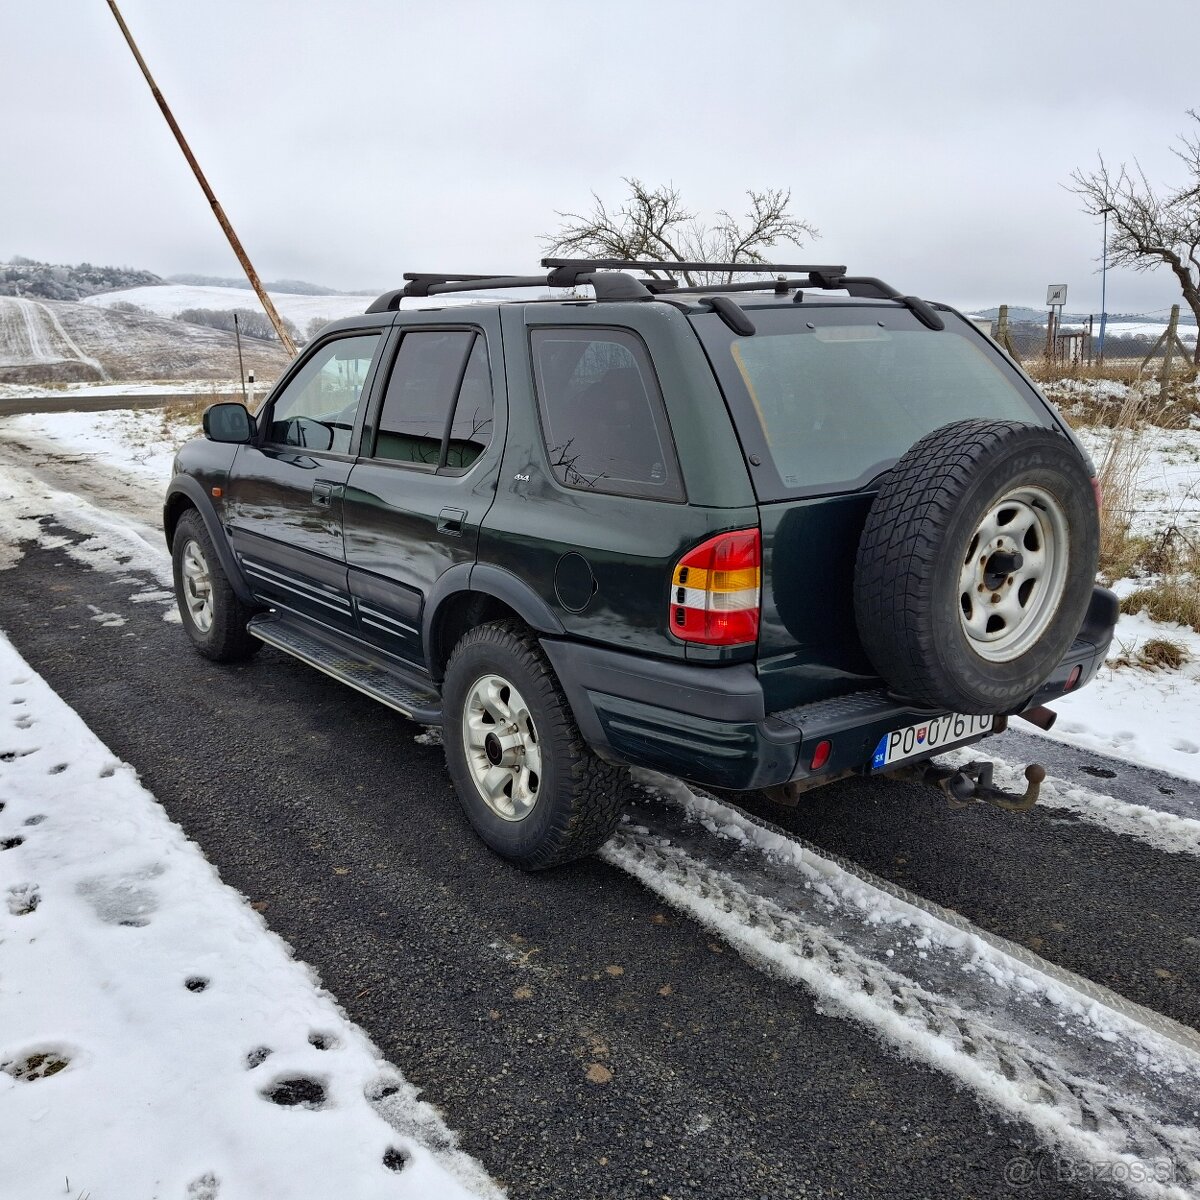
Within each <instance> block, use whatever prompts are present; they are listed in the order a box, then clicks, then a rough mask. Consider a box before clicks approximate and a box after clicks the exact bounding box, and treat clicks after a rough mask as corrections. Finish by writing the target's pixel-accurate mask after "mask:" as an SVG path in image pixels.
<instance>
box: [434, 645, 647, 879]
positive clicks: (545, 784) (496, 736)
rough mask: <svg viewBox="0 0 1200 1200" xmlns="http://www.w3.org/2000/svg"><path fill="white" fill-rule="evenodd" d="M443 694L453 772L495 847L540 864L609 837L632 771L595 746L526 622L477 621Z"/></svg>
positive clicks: (474, 820) (480, 829)
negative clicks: (586, 738) (604, 758)
mask: <svg viewBox="0 0 1200 1200" xmlns="http://www.w3.org/2000/svg"><path fill="white" fill-rule="evenodd" d="M442 698H443V706H444V707H443V711H444V713H445V729H444V735H443V740H444V742H445V746H446V765H447V768H448V769H449V772H450V778H451V779H452V780H453V782H454V788H455V791H456V792H457V793H458V799H459V803H460V804H461V805H462V808H463V812H464V813H465V814H466V817H467V820H468V821H470V822H471V825H472V827H473V828H474V830H475V832H476V833H477V834H478V835H479V836H480V838H482V839H483V841H484V842H485V843H486V844H487V845H488V846H489V847H490V848H491V849H492V850H494V851H495V852H496V853H497V854H499V855H501V856H502V857H503V858H507V859H509V860H510V861H511V862H513V863H515V864H516V865H517V866H519V867H522V868H523V869H525V870H527V871H536V870H542V869H544V868H545V867H553V866H558V865H559V864H561V863H566V862H571V861H573V860H574V859H577V858H583V857H584V856H585V855H587V854H590V853H591V852H592V851H593V850H595V849H597V848H598V847H599V846H601V845H603V844H604V842H606V841H607V840H608V838H609V837H610V836H611V835H612V832H613V830H614V829H615V828H616V826H617V822H618V821H619V820H620V817H621V812H622V810H623V808H624V806H625V800H626V796H627V792H628V786H629V785H628V775H627V772H626V771H625V770H624V769H622V768H620V767H616V766H613V765H611V764H609V763H606V762H603V761H601V760H600V759H599V758H597V757H596V756H595V755H594V754H593V753H592V752H591V750H589V749H588V747H587V745H586V744H585V743H584V741H583V739H582V737H581V736H580V733H579V729H578V727H577V726H576V724H575V719H574V717H573V716H572V714H571V709H570V706H569V705H568V704H567V700H566V697H565V696H564V695H563V693H562V689H561V688H560V687H559V685H558V681H557V680H556V679H555V677H554V673H553V671H552V670H551V668H550V664H549V663H548V662H547V661H546V658H545V656H544V655H543V654H542V651H541V648H540V647H539V646H538V644H537V641H536V639H535V638H533V637H532V636H531V635H530V634H529V632H528V631H527V630H525V629H524V628H523V627H522V626H520V625H518V624H516V623H515V622H507V621H504V622H496V623H494V624H490V625H481V626H479V627H478V628H476V629H472V630H471V631H470V632H469V633H468V634H466V636H465V637H464V638H463V639H462V640H461V641H460V642H459V643H458V645H457V646H456V647H455V649H454V654H453V655H452V656H451V659H450V665H449V666H448V667H447V669H446V679H445V684H444V687H443V690H442Z"/></svg>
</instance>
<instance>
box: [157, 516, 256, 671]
mask: <svg viewBox="0 0 1200 1200" xmlns="http://www.w3.org/2000/svg"><path fill="white" fill-rule="evenodd" d="M171 565H172V569H173V573H174V576H175V602H176V603H177V604H178V605H179V616H180V619H181V620H182V621H183V628H184V630H185V631H186V633H187V635H188V637H189V638H190V639H191V641H192V645H193V646H195V647H196V649H197V650H199V651H200V653H201V654H203V655H204V657H205V658H211V659H212V660H213V662H226V663H227V662H245V661H246V659H248V658H253V657H254V655H255V654H257V653H258V652H259V650H261V649H262V642H260V641H259V640H258V638H256V637H255V636H254V635H253V634H251V633H248V632H247V631H246V623H247V622H248V621H249V620H250V618H251V617H252V616H254V614H255V612H256V611H257V610H256V609H254V608H251V607H250V606H249V605H248V604H243V603H242V601H241V600H239V599H238V595H237V593H236V592H235V591H234V590H233V588H232V587H231V586H230V583H229V579H228V577H227V576H226V574H225V572H224V571H223V570H222V569H221V560H220V558H219V557H218V556H217V548H216V547H215V546H214V545H213V541H212V538H211V537H209V534H208V527H207V526H206V525H205V524H204V518H203V517H201V515H200V514H199V513H198V512H197V511H196V510H195V509H194V508H191V509H188V511H187V512H185V513H184V514H183V516H182V517H180V518H179V524H178V525H176V526H175V534H174V536H173V537H172V539H171Z"/></svg>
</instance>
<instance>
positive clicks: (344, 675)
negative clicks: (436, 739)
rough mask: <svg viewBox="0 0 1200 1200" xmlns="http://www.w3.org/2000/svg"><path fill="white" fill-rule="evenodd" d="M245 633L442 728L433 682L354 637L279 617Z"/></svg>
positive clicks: (265, 617) (265, 618)
mask: <svg viewBox="0 0 1200 1200" xmlns="http://www.w3.org/2000/svg"><path fill="white" fill-rule="evenodd" d="M246 628H247V630H248V631H249V632H250V633H252V634H253V635H254V636H255V637H256V638H258V639H259V640H260V641H263V642H266V643H267V645H268V646H274V647H275V648H276V649H277V650H283V651H284V652H285V653H287V654H291V655H293V656H294V657H296V658H298V659H300V661H301V662H305V663H307V664H308V665H309V666H310V667H316V668H317V670H318V671H324V673H325V674H326V675H330V676H332V677H333V678H334V679H337V680H339V681H340V682H341V683H345V684H348V685H349V686H350V687H352V688H354V689H355V691H359V692H362V693H363V695H364V696H370V697H371V699H372V700H378V701H379V703H380V704H386V705H387V706H388V708H392V709H395V710H396V712H398V713H400V714H401V715H402V716H405V717H408V718H410V719H411V720H413V721H416V722H417V723H418V724H421V725H440V724H441V723H442V702H441V699H440V698H439V696H438V695H437V693H436V692H435V691H434V690H433V688H432V687H431V686H430V685H429V683H428V681H425V682H422V681H421V680H420V679H419V678H416V677H415V676H413V675H411V674H409V673H408V672H407V671H406V670H405V669H404V667H403V666H401V665H400V664H399V663H397V662H396V661H395V660H393V659H391V658H389V656H388V655H386V654H383V653H382V652H381V651H376V650H373V649H372V648H371V647H370V646H367V645H365V644H363V643H362V642H359V641H356V640H355V639H353V638H348V637H347V638H343V637H339V636H338V635H337V634H336V633H332V632H330V633H327V632H325V631H323V630H316V629H313V628H312V627H311V626H309V625H301V624H300V622H298V621H296V620H295V619H294V618H290V617H287V616H283V615H280V614H279V613H263V614H261V615H260V616H257V617H254V618H252V619H251V621H250V622H249V624H248V625H247V626H246Z"/></svg>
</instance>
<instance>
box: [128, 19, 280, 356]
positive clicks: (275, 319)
mask: <svg viewBox="0 0 1200 1200" xmlns="http://www.w3.org/2000/svg"><path fill="white" fill-rule="evenodd" d="M108 7H109V8H111V9H112V15H113V16H114V17H116V19H117V25H118V26H119V27H120V29H121V33H122V34H123V35H124V37H125V41H126V42H128V43H129V49H130V50H132V51H133V57H134V58H135V59H136V60H137V65H138V66H139V67H140V68H141V70H142V74H143V75H144V76H145V77H146V82H147V83H148V84H149V85H150V91H151V93H152V94H153V96H154V99H155V102H156V103H157V104H158V107H159V108H160V109H161V110H162V115H163V116H164V117H165V118H166V121H167V124H168V125H169V126H170V127H171V132H172V133H173V134H174V135H175V140H176V141H177V142H178V143H179V148H180V150H182V151H183V157H184V158H186V159H187V161H188V166H189V167H191V168H192V173H193V174H194V175H195V176H196V182H197V183H198V184H199V185H200V189H201V191H203V192H204V195H205V198H206V199H207V200H208V203H209V204H210V205H211V206H212V210H213V215H214V216H215V217H216V218H217V223H218V224H219V225H220V226H221V228H222V230H224V232H225V236H226V237H227V238H228V239H229V244H230V246H232V247H233V252H234V254H236V255H237V260H238V262H240V263H241V264H242V270H243V271H245V272H246V278H247V279H248V280H249V281H250V286H251V287H252V288H253V289H254V291H255V292H256V293H257V295H258V299H259V301H260V302H261V304H262V306H263V309H264V310H265V312H266V314H267V316H268V317H269V318H270V320H271V324H272V325H274V326H275V333H276V334H277V335H278V337H279V340H280V342H282V343H283V348H284V349H285V350H286V351H287V352H288V353H289V354H290V355H291V356H292V357H293V358H294V357H295V356H296V343H295V342H293V341H292V339H291V337H290V336H289V334H288V331H287V328H286V326H285V325H284V323H283V320H282V318H281V317H280V316H279V313H278V312H277V311H276V309H275V305H274V304H273V303H272V301H271V297H270V296H268V295H267V292H266V289H265V288H264V287H263V285H262V281H261V280H260V279H259V278H258V272H257V271H255V269H254V267H253V265H252V264H251V262H250V258H249V256H248V255H247V254H246V251H245V250H244V249H243V248H242V243H241V242H240V241H239V240H238V235H237V234H236V233H234V232H233V226H232V225H231V224H230V223H229V218H228V217H227V216H226V215H225V210H224V209H223V208H222V207H221V204H220V201H219V200H218V199H217V197H216V193H214V192H213V190H212V188H211V187H209V184H208V180H207V179H205V177H204V172H203V171H202V170H200V164H199V163H198V162H197V161H196V156H195V155H194V154H193V153H192V150H191V147H190V146H189V145H188V144H187V140H186V139H185V138H184V136H183V130H182V129H180V128H179V124H178V122H177V121H176V120H175V117H174V116H173V115H172V113H171V110H170V108H168V107H167V102H166V100H164V99H163V94H162V92H160V91H159V90H158V84H156V83H155V82H154V76H153V75H151V74H150V68H149V67H148V66H146V60H145V59H144V58H143V57H142V54H141V51H140V50H139V49H138V48H137V43H136V42H135V41H134V40H133V34H131V33H130V32H129V26H128V25H126V24H125V20H124V18H123V17H122V16H121V13H120V10H119V9H118V8H117V4H116V0H108Z"/></svg>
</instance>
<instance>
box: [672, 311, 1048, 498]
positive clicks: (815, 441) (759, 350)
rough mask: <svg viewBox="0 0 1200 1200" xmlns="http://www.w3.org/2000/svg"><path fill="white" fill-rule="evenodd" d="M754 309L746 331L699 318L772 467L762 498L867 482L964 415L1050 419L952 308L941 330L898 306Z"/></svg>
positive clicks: (736, 409) (751, 442)
mask: <svg viewBox="0 0 1200 1200" xmlns="http://www.w3.org/2000/svg"><path fill="white" fill-rule="evenodd" d="M752 319H753V321H754V323H755V325H756V326H757V328H758V332H756V333H755V334H754V335H753V336H751V337H733V336H732V334H730V335H729V336H728V337H723V336H722V335H721V333H720V330H719V329H717V328H716V327H714V326H713V325H712V324H711V323H709V318H704V317H701V318H697V321H696V323H697V328H698V330H699V331H700V333H701V337H702V340H703V341H704V343H705V346H706V348H707V350H708V353H709V356H710V358H712V359H713V362H714V365H715V366H716V367H717V374H718V376H719V377H720V380H721V383H722V386H723V388H724V390H725V394H726V398H727V399H728V400H729V402H730V407H731V410H732V411H733V414H734V419H735V421H736V423H737V425H738V431H739V434H740V436H741V438H742V441H743V445H744V447H745V449H746V453H747V454H748V455H757V456H758V457H759V458H760V459H764V460H765V461H764V462H762V463H761V464H760V467H770V468H772V470H771V471H770V472H769V473H766V474H764V472H763V471H762V470H761V469H758V470H756V471H755V472H754V477H755V480H756V487H757V488H758V492H759V497H760V499H764V498H782V497H783V496H785V495H786V496H792V495H796V494H815V493H822V492H837V491H850V490H853V489H855V488H859V487H862V486H864V485H865V484H867V483H869V482H870V481H871V480H872V479H874V478H875V476H877V475H878V474H879V473H880V472H881V471H883V470H885V469H886V468H887V467H889V466H891V465H892V464H893V463H894V462H895V461H896V460H897V459H898V458H899V457H900V456H901V455H902V454H904V452H905V451H906V450H908V448H909V447H910V446H912V445H913V443H914V442H917V441H919V440H920V439H921V438H922V437H924V436H925V434H927V433H930V432H931V431H932V430H934V429H937V428H939V427H940V426H942V425H946V424H949V423H950V422H951V421H958V420H962V419H963V418H964V417H990V418H994V419H997V420H1013V421H1028V422H1033V423H1036V424H1043V425H1047V424H1050V423H1051V419H1050V416H1049V413H1048V412H1047V410H1046V409H1045V407H1044V406H1043V405H1042V404H1041V403H1040V402H1039V401H1038V399H1037V397H1036V395H1035V394H1034V393H1033V392H1032V391H1031V390H1030V388H1029V387H1028V385H1026V384H1025V383H1024V382H1023V381H1022V380H1021V379H1020V377H1019V376H1018V375H1016V373H1015V372H1014V371H1013V370H1012V368H1011V367H1010V366H1008V364H1007V363H1006V362H1005V361H1004V359H1003V357H1002V355H1001V354H1000V353H999V351H997V350H996V349H995V348H994V347H992V346H991V345H990V344H989V343H988V342H986V341H985V340H984V339H983V338H982V337H981V336H980V335H979V334H977V333H976V331H975V330H974V329H973V328H970V327H967V326H965V324H964V323H963V322H962V321H961V319H959V318H958V317H956V316H954V315H953V314H949V313H948V314H946V328H945V330H942V331H934V330H931V329H928V328H926V327H925V326H924V325H921V324H920V323H919V322H918V321H917V320H916V319H915V318H914V317H913V315H912V314H911V313H909V312H907V311H903V312H899V311H897V310H895V309H871V308H867V309H863V308H855V309H852V308H849V307H846V308H840V309H839V308H826V309H822V310H818V309H816V308H815V307H813V308H810V309H805V310H801V311H798V312H791V311H787V310H784V311H780V310H777V309H774V310H766V311H763V310H756V311H755V312H754V313H753V315H752ZM712 320H713V321H719V318H716V317H713V318H712ZM701 322H705V323H706V324H705V327H704V328H701ZM721 328H725V327H724V326H723V324H722V326H721ZM771 476H773V478H772V477H771ZM764 492H766V493H769V495H764Z"/></svg>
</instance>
